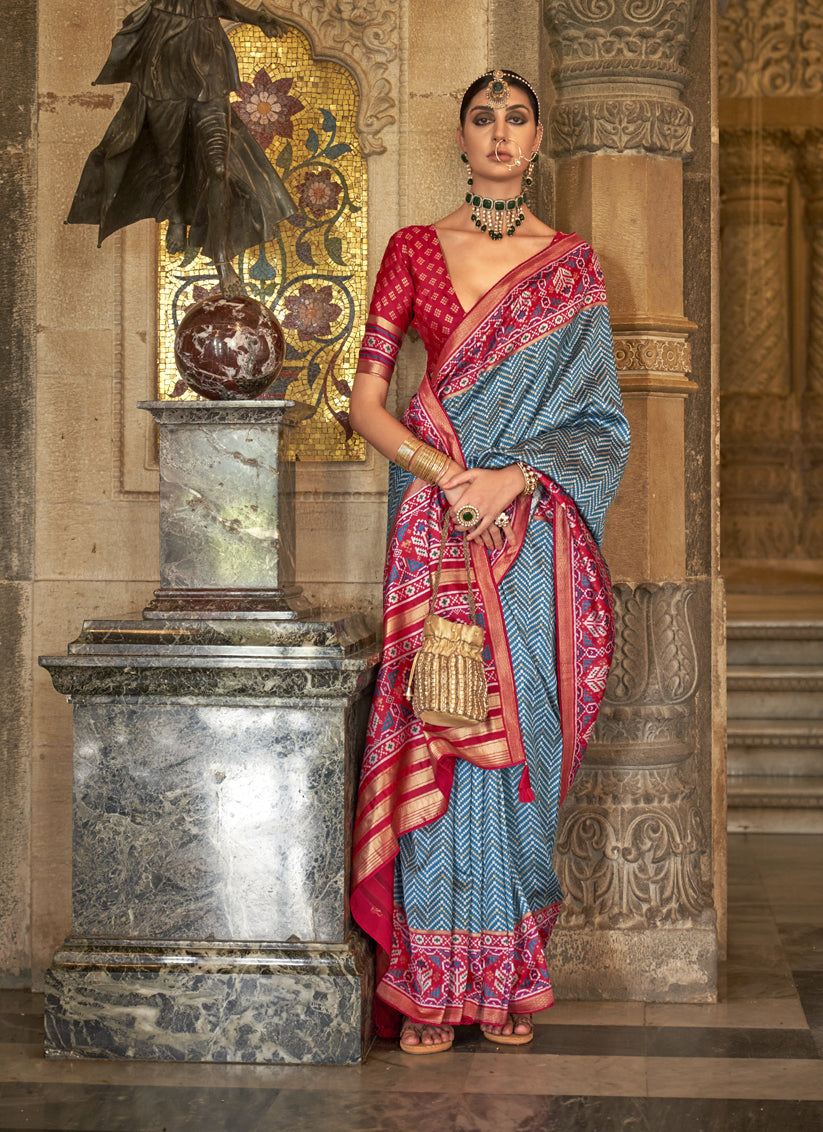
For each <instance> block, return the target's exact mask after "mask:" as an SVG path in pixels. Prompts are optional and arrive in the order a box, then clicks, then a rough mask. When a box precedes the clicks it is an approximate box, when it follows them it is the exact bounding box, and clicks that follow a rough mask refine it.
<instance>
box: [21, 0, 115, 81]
mask: <svg viewBox="0 0 823 1132" xmlns="http://www.w3.org/2000/svg"><path fill="white" fill-rule="evenodd" d="M125 10H126V9H125V8H123V5H122V4H120V3H115V2H114V0H97V2H96V3H83V2H82V0H68V2H67V0H40V3H39V4H38V17H39V25H38V60H39V74H38V79H39V85H40V90H41V91H47V92H52V91H53V92H56V93H57V94H72V93H74V92H75V91H85V90H87V89H88V90H89V91H91V90H92V89H93V88H92V86H91V84H92V82H93V81H94V79H95V78H96V77H97V75H98V74H99V73H100V69H101V68H102V66H103V63H104V62H105V61H106V57H107V56H108V53H109V49H110V47H111V42H110V41H111V37H112V36H113V35H114V33H115V32H116V31H117V27H118V23H119V21H118V18H117V17H118V15H120V16H122V15H123V14H124V13H125ZM97 89H98V90H101V89H102V90H109V91H111V90H114V89H117V88H112V87H102V88H100V87H98V88H97Z"/></svg>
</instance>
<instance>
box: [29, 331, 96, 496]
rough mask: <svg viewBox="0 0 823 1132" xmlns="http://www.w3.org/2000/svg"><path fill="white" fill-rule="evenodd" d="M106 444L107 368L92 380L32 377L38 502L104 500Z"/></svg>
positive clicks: (73, 377) (64, 377) (69, 377)
mask: <svg viewBox="0 0 823 1132" xmlns="http://www.w3.org/2000/svg"><path fill="white" fill-rule="evenodd" d="M99 333H102V332H99ZM92 336H93V335H92ZM80 337H82V335H80V334H79V333H78V338H80ZM112 444H113V438H112V417H111V374H110V373H109V374H108V376H107V377H106V376H101V377H98V378H97V379H96V380H95V379H93V378H91V377H90V376H89V377H86V376H69V375H65V376H62V375H61V376H53V377H49V378H44V377H42V376H41V377H39V378H38V397H37V438H36V447H37V499H38V501H39V502H40V503H65V504H68V505H71V504H73V503H76V502H77V501H80V500H83V501H90V502H91V501H96V500H101V499H107V498H109V499H110V498H111V496H112V483H113V474H112V472H113V469H112V458H113V452H112Z"/></svg>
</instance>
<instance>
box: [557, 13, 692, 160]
mask: <svg viewBox="0 0 823 1132" xmlns="http://www.w3.org/2000/svg"><path fill="white" fill-rule="evenodd" d="M701 2H702V0H544V6H543V16H544V21H545V24H546V28H547V30H548V33H549V39H550V43H551V49H552V56H553V60H554V69H553V71H552V80H553V82H554V85H555V88H556V90H557V92H558V95H559V97H558V99H557V101H556V102H555V103H554V106H553V107H552V111H551V115H550V135H551V146H552V152H553V153H554V154H555V155H556V156H562V155H565V154H574V153H579V152H586V151H589V152H592V151H597V150H616V151H618V152H623V151H625V150H642V151H646V152H649V153H664V154H667V155H670V156H678V157H686V156H688V155H690V154H691V152H692V150H691V135H692V129H693V124H694V119H693V116H692V113H691V111H690V110H689V108H688V107H687V106H684V105H683V104H682V103H681V102H680V100H679V92H680V91H681V90H682V89H683V88H684V87H685V86H686V84H687V83H688V81H689V72H688V71H687V70H686V68H685V67H684V66H683V56H684V54H685V52H686V49H687V47H688V45H689V43H690V41H691V37H692V35H693V33H694V27H695V18H696V13H697V11H698V8H699V6H700V3H701ZM618 82H619V83H620V84H621V87H622V89H620V90H616V89H615V86H616V83H618ZM632 84H637V91H636V95H633V94H632V92H630V91H629V92H627V91H626V89H625V88H626V86H630V85H632ZM641 84H642V85H641Z"/></svg>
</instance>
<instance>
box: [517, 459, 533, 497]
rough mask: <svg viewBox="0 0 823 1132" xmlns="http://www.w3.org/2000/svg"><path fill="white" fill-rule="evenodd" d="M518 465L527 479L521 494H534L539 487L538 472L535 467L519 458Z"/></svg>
mask: <svg viewBox="0 0 823 1132" xmlns="http://www.w3.org/2000/svg"><path fill="white" fill-rule="evenodd" d="M517 466H518V468H519V469H520V471H521V472H522V473H523V479H524V481H525V484H524V487H523V490H522V491H521V492H520V494H521V495H534V492H535V489H536V488H537V482H538V480H537V472H536V471H535V470H534V468H530V467H529V465H528V464H523V463H521V462H520V461H519V460H518V461H517Z"/></svg>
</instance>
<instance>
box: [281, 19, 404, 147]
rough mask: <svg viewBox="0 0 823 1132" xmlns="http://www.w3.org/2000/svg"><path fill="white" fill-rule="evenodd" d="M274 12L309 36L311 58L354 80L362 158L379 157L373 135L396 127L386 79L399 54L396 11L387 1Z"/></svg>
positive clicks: (393, 102)
mask: <svg viewBox="0 0 823 1132" xmlns="http://www.w3.org/2000/svg"><path fill="white" fill-rule="evenodd" d="M277 11H278V15H282V16H283V18H284V19H285V20H286V21H287V22H288V23H293V24H295V26H296V27H299V28H300V30H301V31H302V32H304V33H305V35H307V36H308V39H309V42H310V43H311V46H312V51H313V53H314V55H315V57H316V58H318V59H330V60H333V61H335V62H338V63H342V64H343V65H344V66H346V67H348V69H349V70H350V71H351V72H352V73H353V74H354V76H355V78H356V79H357V85H358V87H359V88H360V112H359V114H358V119H357V130H358V133H359V135H360V144H361V147H362V150H363V154H364V155H365V156H366V157H370V156H371V155H372V154H375V153H384V152H385V149H386V146H385V144H384V143H383V142H382V141H381V139H380V138H379V136H378V135H379V134H380V132H381V131H382V130H383V129H384V128H385V127H386V126H389V125H391V124H392V123H393V122H395V121H396V117H395V110H396V107H397V101H396V98H395V95H394V92H393V90H392V81H391V74H390V67H391V65H392V64H393V63H394V61H395V59H396V58H397V54H398V27H397V8H396V5H395V4H393V3H392V0H278V4H277Z"/></svg>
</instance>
